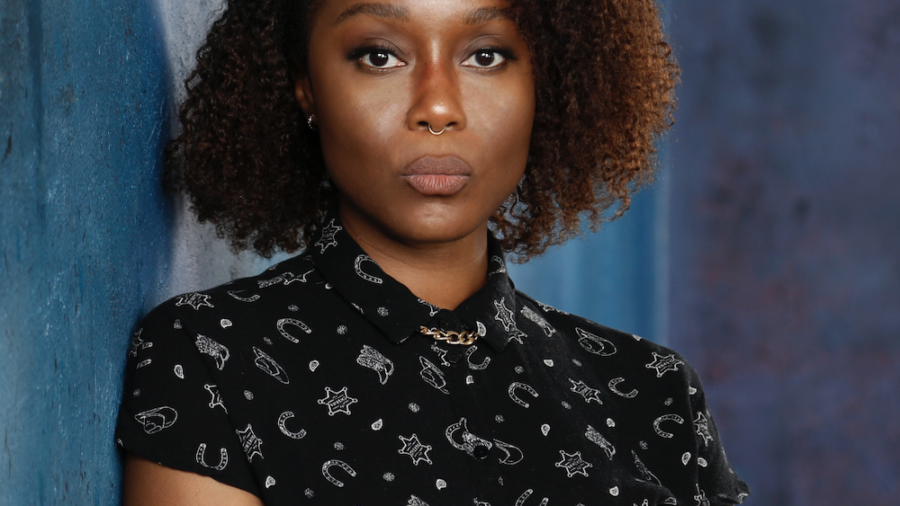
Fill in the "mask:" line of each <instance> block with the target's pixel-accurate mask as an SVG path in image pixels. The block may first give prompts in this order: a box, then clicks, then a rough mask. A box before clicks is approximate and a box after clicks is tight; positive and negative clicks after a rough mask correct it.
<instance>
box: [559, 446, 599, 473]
mask: <svg viewBox="0 0 900 506" xmlns="http://www.w3.org/2000/svg"><path fill="white" fill-rule="evenodd" d="M559 454H560V456H562V460H560V461H559V462H557V463H556V467H561V468H563V469H565V470H566V474H568V476H569V478H571V477H573V476H575V475H576V474H580V475H582V476H585V477H587V475H588V473H587V470H588V468H590V467H594V466H592V465H591V464H590V462H587V461H585V460H584V459H583V458H581V452H575V453H572V454H569V453H566V452H565V451H563V450H560V451H559Z"/></svg>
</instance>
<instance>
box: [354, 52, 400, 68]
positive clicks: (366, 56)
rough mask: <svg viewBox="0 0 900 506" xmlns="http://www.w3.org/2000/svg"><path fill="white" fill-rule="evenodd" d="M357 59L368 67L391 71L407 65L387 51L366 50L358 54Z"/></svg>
mask: <svg viewBox="0 0 900 506" xmlns="http://www.w3.org/2000/svg"><path fill="white" fill-rule="evenodd" d="M355 56H356V59H357V61H359V62H360V63H362V64H363V65H365V66H367V67H372V68H376V69H389V68H395V67H402V66H403V65H405V63H404V62H403V61H402V60H400V58H397V56H396V55H395V54H394V53H392V52H391V51H389V50H387V49H381V48H366V49H361V50H359V51H358V52H356V55H355Z"/></svg>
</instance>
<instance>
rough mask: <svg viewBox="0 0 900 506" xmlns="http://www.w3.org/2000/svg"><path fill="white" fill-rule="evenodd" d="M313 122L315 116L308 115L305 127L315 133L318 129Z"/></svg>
mask: <svg viewBox="0 0 900 506" xmlns="http://www.w3.org/2000/svg"><path fill="white" fill-rule="evenodd" d="M315 121H316V115H315V114H310V115H309V117H308V118H306V125H307V126H308V127H309V129H310V130H312V131H313V132H315V131H316V130H318V129H319V127H318V126H316V123H315Z"/></svg>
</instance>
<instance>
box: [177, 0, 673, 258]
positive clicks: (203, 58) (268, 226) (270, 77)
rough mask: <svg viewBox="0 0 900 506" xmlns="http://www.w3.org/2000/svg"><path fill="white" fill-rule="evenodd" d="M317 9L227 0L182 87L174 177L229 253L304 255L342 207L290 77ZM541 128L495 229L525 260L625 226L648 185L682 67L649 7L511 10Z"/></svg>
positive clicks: (630, 0) (310, 4)
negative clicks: (583, 235) (611, 224)
mask: <svg viewBox="0 0 900 506" xmlns="http://www.w3.org/2000/svg"><path fill="white" fill-rule="evenodd" d="M322 1H323V0H305V1H300V0H228V5H227V7H226V9H225V10H224V11H223V13H222V15H221V17H220V18H219V19H218V20H216V22H215V23H214V24H213V26H212V28H211V29H210V32H209V34H208V36H207V39H206V42H205V43H204V44H203V46H202V47H201V48H200V50H199V51H198V53H197V65H196V67H195V69H194V70H193V72H192V73H191V74H190V76H189V77H188V79H187V80H186V82H185V86H186V88H187V92H188V93H187V99H186V101H185V102H184V103H183V105H182V106H181V110H180V114H179V117H180V120H181V125H182V132H181V134H180V135H179V136H178V137H177V138H175V139H174V140H172V141H171V142H170V143H169V145H168V147H167V150H166V155H167V162H168V163H167V171H166V180H167V181H168V183H169V186H170V187H173V188H180V189H183V191H184V192H185V193H186V194H187V196H188V197H189V199H190V203H191V206H192V209H193V210H194V212H195V213H196V214H197V217H198V219H199V220H200V221H201V222H203V221H210V222H212V223H214V224H215V225H216V230H217V233H218V234H219V236H221V237H225V238H228V239H229V240H230V243H231V245H232V247H233V248H234V249H235V250H242V249H251V248H252V249H253V250H255V251H256V252H257V253H259V254H261V255H263V256H267V257H268V256H270V255H271V254H272V253H273V252H274V251H275V250H277V249H281V250H284V251H287V252H293V251H296V250H298V249H300V248H302V247H304V246H305V245H306V242H307V241H308V240H309V238H310V237H311V236H312V234H313V232H314V231H315V229H316V226H317V224H318V222H319V220H320V219H321V216H322V214H323V213H324V211H325V210H326V209H327V208H328V205H329V204H330V203H331V202H332V201H333V200H334V198H335V190H334V189H333V188H332V187H331V186H330V185H329V184H328V182H327V181H328V178H327V171H326V168H325V164H324V160H323V156H322V150H321V146H320V144H319V139H318V137H317V135H316V134H315V133H314V132H311V131H309V130H308V129H307V128H305V125H304V124H303V123H304V120H303V117H302V115H303V112H302V110H301V109H300V106H299V104H298V103H297V101H296V100H295V97H294V81H293V79H292V76H291V71H292V69H294V68H301V69H302V68H305V62H306V57H307V51H308V49H307V48H308V34H309V30H310V28H311V26H310V25H311V23H310V19H311V18H312V15H313V14H314V13H315V10H316V8H317V6H318V5H319V4H320V3H321V2H322ZM509 11H510V14H511V15H512V18H513V19H514V20H515V22H516V24H517V25H518V28H519V30H520V32H521V33H522V35H523V36H524V37H525V40H526V42H527V43H528V45H529V49H530V51H531V59H532V65H533V68H534V69H540V72H535V73H534V79H535V89H536V95H535V101H536V104H535V106H536V110H535V120H534V125H533V129H532V137H531V145H530V152H529V155H528V162H527V165H526V168H525V176H524V178H523V183H522V184H520V185H519V188H518V189H517V191H516V193H515V194H514V195H513V196H511V197H514V198H510V199H508V200H507V201H506V202H505V203H504V204H503V205H502V206H501V208H500V209H499V210H498V211H497V212H496V213H495V214H494V216H493V218H492V219H491V228H492V230H494V232H495V233H496V234H497V237H498V238H499V239H500V241H501V243H502V245H503V247H504V249H506V250H507V251H509V252H510V253H512V254H513V256H514V258H515V259H517V260H520V261H522V260H527V259H528V258H531V257H533V256H536V255H540V254H541V253H543V252H544V251H545V250H546V249H547V247H548V246H551V245H554V244H560V243H562V242H565V241H566V240H568V239H570V238H572V237H574V236H576V235H578V234H579V233H580V232H581V230H582V226H583V224H585V223H586V224H588V225H589V226H590V228H591V229H592V230H597V229H598V228H599V227H600V225H601V224H602V223H603V222H604V221H606V220H611V219H615V218H617V217H619V216H621V215H622V214H623V213H624V212H625V211H626V210H627V209H628V207H629V205H630V202H631V195H632V194H633V193H634V192H635V191H636V190H637V189H638V188H639V187H640V186H641V185H643V184H645V183H647V182H649V181H651V180H652V179H653V172H654V169H655V167H656V165H657V163H658V162H657V158H656V147H655V142H656V141H657V140H658V138H659V137H660V135H661V134H662V133H664V132H665V131H666V130H667V129H668V128H670V127H671V125H672V123H673V121H672V111H673V109H674V107H675V96H674V87H675V85H676V83H677V81H678V76H679V68H678V66H677V64H676V63H675V61H674V58H673V56H672V52H671V49H670V46H669V45H668V44H667V43H666V41H665V34H664V32H663V29H662V24H661V21H660V18H659V11H658V8H657V5H656V3H655V1H654V0H590V1H585V0H513V1H512V2H511V6H510V9H509Z"/></svg>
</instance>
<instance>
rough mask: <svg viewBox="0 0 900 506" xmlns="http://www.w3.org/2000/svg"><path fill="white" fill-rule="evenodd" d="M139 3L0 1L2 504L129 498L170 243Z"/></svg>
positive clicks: (158, 125) (160, 124) (153, 33)
mask: <svg viewBox="0 0 900 506" xmlns="http://www.w3.org/2000/svg"><path fill="white" fill-rule="evenodd" d="M158 33H159V28H158V26H157V22H156V17H155V14H154V12H152V11H151V10H150V9H149V8H148V5H147V3H146V2H144V1H141V0H93V1H89V2H88V1H84V2H82V1H80V0H79V1H74V0H73V1H50V0H48V1H43V2H42V1H40V0H3V2H0V255H2V258H0V407H2V408H0V431H2V435H0V438H2V440H3V446H2V451H0V504H10V505H13V504H14V505H17V506H18V505H25V504H27V505H32V504H35V505H37V504H79V505H81V504H116V503H117V501H118V496H119V485H118V473H119V470H118V461H117V458H116V452H115V449H114V446H113V441H112V438H111V434H112V429H113V426H114V421H115V414H116V410H117V403H118V397H119V390H120V377H121V367H122V357H123V356H124V349H125V346H126V343H127V336H128V335H129V334H130V332H131V328H132V326H133V325H134V324H135V321H136V318H137V317H138V316H139V315H140V314H142V313H143V312H144V310H145V309H146V308H147V307H148V306H149V305H151V304H153V303H155V302H156V299H155V298H156V291H157V287H158V284H159V282H160V281H161V280H162V279H163V278H162V273H163V272H164V270H165V269H164V266H165V264H166V263H167V257H168V255H169V251H170V249H171V245H170V240H169V235H170V222H171V218H170V214H171V212H170V210H169V205H168V204H167V202H166V200H165V199H164V198H163V197H162V196H161V195H160V191H159V169H160V164H159V162H160V149H161V147H162V141H163V134H164V133H166V132H167V130H168V118H167V117H166V115H167V111H168V105H167V100H168V99H167V95H166V87H165V82H166V81H165V73H166V71H165V68H166V67H165V59H164V53H163V52H162V46H161V39H160V38H159V36H158Z"/></svg>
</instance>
